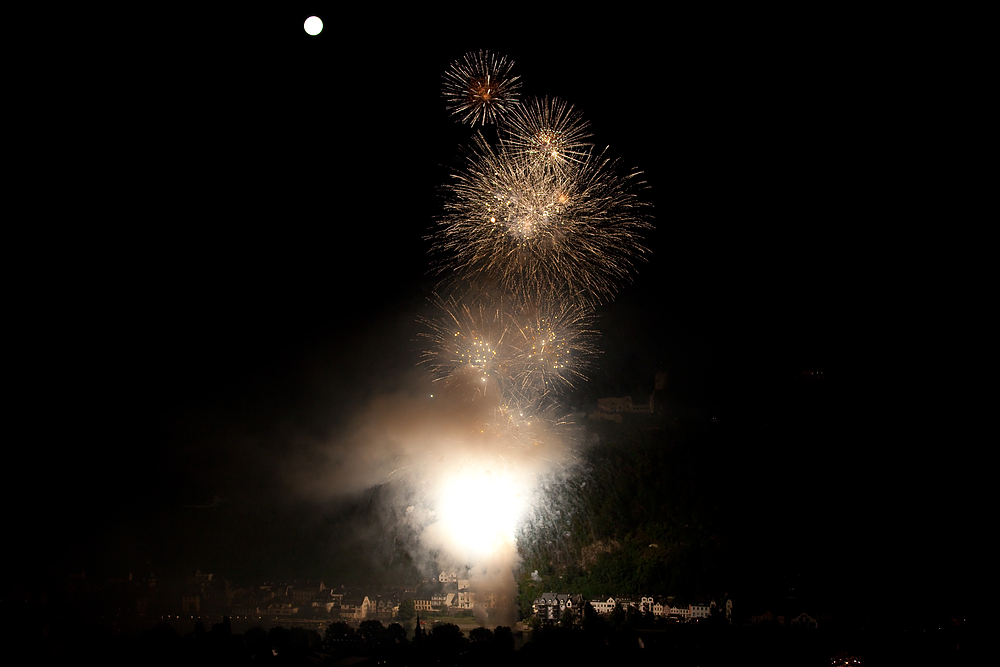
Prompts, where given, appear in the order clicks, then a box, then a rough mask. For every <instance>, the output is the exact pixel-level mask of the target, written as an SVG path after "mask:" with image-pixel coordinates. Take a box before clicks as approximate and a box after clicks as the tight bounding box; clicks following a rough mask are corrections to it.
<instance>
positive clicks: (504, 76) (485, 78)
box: [442, 51, 521, 127]
mask: <svg viewBox="0 0 1000 667" xmlns="http://www.w3.org/2000/svg"><path fill="white" fill-rule="evenodd" d="M513 66H514V62H513V61H510V62H508V61H507V58H506V57H504V56H501V57H499V58H498V57H497V55H496V54H493V53H490V52H489V51H479V52H470V53H466V54H465V56H464V57H463V58H461V59H460V60H456V61H455V62H453V63H452V64H451V67H449V68H448V70H447V71H445V73H444V84H443V86H442V92H443V94H444V98H445V103H446V106H447V108H448V111H449V112H451V115H453V116H459V117H460V118H459V120H460V121H461V122H463V123H469V124H470V125H472V126H473V127H475V125H476V123H477V122H478V123H480V124H481V125H486V124H487V123H495V122H496V121H497V118H498V117H503V116H504V115H505V114H507V113H508V112H510V111H511V110H512V109H514V108H516V107H517V105H518V99H517V92H518V90H519V89H520V87H521V83H520V81H518V79H519V78H520V77H516V76H511V74H510V71H511V68H513Z"/></svg>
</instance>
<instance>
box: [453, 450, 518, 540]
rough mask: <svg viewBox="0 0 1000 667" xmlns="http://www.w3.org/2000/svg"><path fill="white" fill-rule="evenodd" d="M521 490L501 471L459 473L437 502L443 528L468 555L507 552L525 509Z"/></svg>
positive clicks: (512, 478) (509, 476) (512, 479)
mask: <svg viewBox="0 0 1000 667" xmlns="http://www.w3.org/2000/svg"><path fill="white" fill-rule="evenodd" d="M520 486H521V485H520V484H518V482H517V481H516V480H515V478H514V477H513V476H511V475H510V474H508V473H506V472H502V471H490V470H484V471H482V472H480V473H472V472H462V473H459V474H458V475H457V476H456V477H454V478H452V479H450V480H448V481H447V482H446V487H445V490H444V492H443V493H442V494H441V497H440V500H439V503H440V504H439V506H438V511H439V515H440V517H441V524H442V528H443V529H444V531H445V533H446V534H447V536H448V537H449V538H450V539H451V540H452V541H453V542H455V543H456V544H458V545H460V546H461V547H462V548H464V549H465V550H467V551H468V552H469V553H470V554H471V555H475V556H486V555H491V554H495V553H496V552H498V551H502V550H505V549H509V548H510V547H511V545H513V544H514V534H515V530H516V529H517V523H518V521H519V520H520V518H521V515H522V514H523V512H524V507H525V502H524V498H523V494H522V493H521V491H522V490H521V488H520Z"/></svg>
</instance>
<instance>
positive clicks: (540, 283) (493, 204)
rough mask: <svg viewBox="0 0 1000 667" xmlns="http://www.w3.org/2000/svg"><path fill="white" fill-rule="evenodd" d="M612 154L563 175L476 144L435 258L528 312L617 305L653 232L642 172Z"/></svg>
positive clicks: (455, 185) (459, 178)
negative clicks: (542, 307) (541, 307)
mask: <svg viewBox="0 0 1000 667" xmlns="http://www.w3.org/2000/svg"><path fill="white" fill-rule="evenodd" d="M619 172H620V169H619V165H618V164H617V163H616V162H615V161H612V160H610V159H608V158H606V157H605V156H604V154H603V153H601V154H598V155H591V156H588V158H587V159H586V160H585V161H584V162H583V163H581V164H579V165H574V166H573V167H572V168H562V169H558V170H552V169H542V168H538V166H537V164H535V163H534V162H533V160H531V159H525V157H524V156H523V155H518V154H515V153H511V152H510V151H507V150H504V149H503V147H501V148H500V149H496V150H495V149H493V147H491V146H490V145H489V144H488V143H487V142H486V141H485V140H484V139H483V138H482V136H481V135H480V136H478V137H477V138H476V146H475V149H474V151H473V153H472V154H471V155H470V156H469V157H468V158H467V161H466V166H465V169H464V170H462V171H461V172H459V173H456V174H453V178H452V182H451V183H450V184H448V185H447V186H445V190H446V193H447V195H448V199H447V201H446V204H445V215H444V216H443V218H442V219H441V220H440V221H439V223H438V225H439V233H438V234H437V235H436V236H434V237H433V239H432V243H433V249H434V251H435V252H436V253H437V254H438V256H439V261H438V271H439V272H444V271H446V270H450V272H451V276H452V278H451V280H452V282H454V281H460V280H466V279H477V280H482V281H484V282H488V283H491V284H494V285H496V286H497V287H499V288H500V289H501V290H503V291H506V292H509V293H511V294H513V295H514V296H515V297H517V298H519V299H520V300H521V301H523V302H525V303H532V302H536V301H556V300H560V299H562V300H567V301H570V302H572V303H576V304H586V305H593V304H595V303H600V302H602V301H604V300H607V299H610V298H611V296H612V295H613V294H614V293H615V291H617V289H618V286H619V284H620V283H621V282H623V281H626V280H628V278H629V276H630V273H631V270H632V267H633V264H634V262H635V261H636V259H638V258H641V257H642V256H643V254H644V253H645V252H646V251H645V248H644V247H643V246H642V244H641V239H640V232H641V231H642V230H644V229H646V228H648V227H650V225H649V223H648V221H647V214H646V210H647V207H646V204H644V202H642V200H640V199H639V197H638V196H637V190H638V189H639V188H640V187H641V186H642V183H641V181H639V178H638V176H639V172H631V173H628V174H626V175H624V176H622V175H620V173H619Z"/></svg>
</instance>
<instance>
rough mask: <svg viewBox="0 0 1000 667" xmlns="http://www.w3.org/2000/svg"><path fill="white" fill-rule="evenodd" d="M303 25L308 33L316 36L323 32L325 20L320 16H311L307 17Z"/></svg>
mask: <svg viewBox="0 0 1000 667" xmlns="http://www.w3.org/2000/svg"><path fill="white" fill-rule="evenodd" d="M303 27H304V28H305V29H306V32H307V33H309V34H310V35H313V36H316V35H318V34H320V33H321V32H323V21H321V20H320V18H319V17H318V16H310V17H309V18H307V19H306V22H305V23H304V24H303Z"/></svg>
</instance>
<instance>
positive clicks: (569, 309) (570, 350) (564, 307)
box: [508, 301, 597, 402]
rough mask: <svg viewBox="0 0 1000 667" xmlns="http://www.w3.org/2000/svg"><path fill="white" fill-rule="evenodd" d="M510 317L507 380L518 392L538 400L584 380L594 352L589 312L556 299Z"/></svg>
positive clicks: (595, 350) (525, 309) (593, 335)
mask: <svg viewBox="0 0 1000 667" xmlns="http://www.w3.org/2000/svg"><path fill="white" fill-rule="evenodd" d="M513 319H514V321H513V324H512V327H511V331H510V332H509V335H508V341H509V344H510V346H511V347H512V348H513V350H514V353H513V355H512V356H513V363H512V364H511V367H512V372H511V381H512V383H513V384H514V385H515V386H516V387H517V389H518V391H519V392H520V393H521V394H522V395H524V396H528V397H531V398H532V399H533V400H535V401H539V402H540V401H541V400H542V399H544V398H546V397H548V396H550V395H552V394H553V393H561V392H564V391H566V390H567V389H571V388H572V387H573V386H575V384H576V382H578V381H580V380H585V379H586V375H585V372H586V370H587V368H588V367H589V365H590V361H591V358H592V357H593V356H594V355H595V354H596V352H597V349H596V346H595V343H594V341H595V339H596V336H597V332H596V331H595V330H594V329H593V328H592V325H593V317H592V315H591V313H590V311H588V310H585V309H583V308H581V307H580V306H577V305H574V304H572V303H566V302H561V301H560V302H555V303H552V304H547V305H545V306H529V307H527V308H524V309H523V310H522V311H521V313H520V314H519V315H517V316H515V317H514V318H513Z"/></svg>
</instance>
